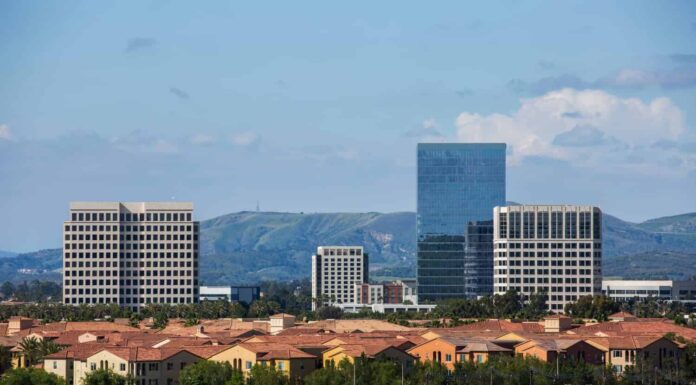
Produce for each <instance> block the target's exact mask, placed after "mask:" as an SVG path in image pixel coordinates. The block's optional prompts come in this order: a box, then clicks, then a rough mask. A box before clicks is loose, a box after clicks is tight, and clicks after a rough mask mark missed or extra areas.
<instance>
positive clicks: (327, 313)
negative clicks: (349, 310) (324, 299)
mask: <svg viewBox="0 0 696 385" xmlns="http://www.w3.org/2000/svg"><path fill="white" fill-rule="evenodd" d="M315 314H316V317H317V319H320V320H323V319H340V318H341V317H342V316H343V310H341V308H340V307H336V306H322V307H320V308H318V309H317V310H316V312H315Z"/></svg>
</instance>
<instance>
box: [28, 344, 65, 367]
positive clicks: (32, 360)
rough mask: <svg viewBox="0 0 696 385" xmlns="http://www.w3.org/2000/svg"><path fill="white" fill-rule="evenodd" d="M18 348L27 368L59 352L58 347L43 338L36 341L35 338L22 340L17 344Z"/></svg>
mask: <svg viewBox="0 0 696 385" xmlns="http://www.w3.org/2000/svg"><path fill="white" fill-rule="evenodd" d="M19 347H20V349H22V355H23V356H24V364H25V365H26V366H27V367H29V366H31V365H34V364H36V363H38V362H40V361H43V358H44V357H45V356H47V355H49V354H53V353H56V352H58V351H60V346H58V345H56V343H55V342H53V341H49V340H47V339H45V338H44V339H41V340H38V339H36V338H35V337H30V338H24V339H23V340H22V341H21V342H20V343H19Z"/></svg>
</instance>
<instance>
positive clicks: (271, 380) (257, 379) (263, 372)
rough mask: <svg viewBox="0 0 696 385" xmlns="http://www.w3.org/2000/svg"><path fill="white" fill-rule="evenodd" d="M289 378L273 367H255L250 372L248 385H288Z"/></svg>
mask: <svg viewBox="0 0 696 385" xmlns="http://www.w3.org/2000/svg"><path fill="white" fill-rule="evenodd" d="M289 383H290V382H289V381H288V377H287V376H286V375H285V374H284V373H283V372H282V371H280V370H276V369H275V368H274V367H272V366H261V365H259V364H256V365H254V367H252V368H251V371H250V372H249V381H248V385H288V384H289Z"/></svg>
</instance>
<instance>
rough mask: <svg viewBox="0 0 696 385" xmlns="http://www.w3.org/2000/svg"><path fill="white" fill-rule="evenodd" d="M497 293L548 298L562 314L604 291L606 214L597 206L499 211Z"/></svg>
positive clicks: (496, 226) (496, 223)
mask: <svg viewBox="0 0 696 385" xmlns="http://www.w3.org/2000/svg"><path fill="white" fill-rule="evenodd" d="M494 218H495V220H494V248H495V250H494V252H495V253H494V283H493V285H494V288H495V294H504V293H505V292H507V291H509V290H515V291H517V292H519V293H520V294H521V295H522V296H523V297H525V298H526V297H528V296H529V295H531V294H532V293H542V294H544V295H546V296H547V304H548V306H549V310H551V311H554V312H561V311H563V308H564V306H565V304H566V303H568V302H574V301H576V300H577V299H578V297H581V296H585V295H597V294H600V293H601V290H602V212H601V211H600V210H599V208H597V207H594V206H554V205H519V206H503V207H496V208H495V210H494Z"/></svg>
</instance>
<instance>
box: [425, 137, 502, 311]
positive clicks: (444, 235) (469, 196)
mask: <svg viewBox="0 0 696 385" xmlns="http://www.w3.org/2000/svg"><path fill="white" fill-rule="evenodd" d="M504 204H505V144H503V143H420V144H418V208H417V231H418V297H419V300H420V301H434V300H438V299H443V298H457V297H459V298H461V297H475V296H477V295H484V294H490V293H492V291H493V207H495V206H501V205H504Z"/></svg>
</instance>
